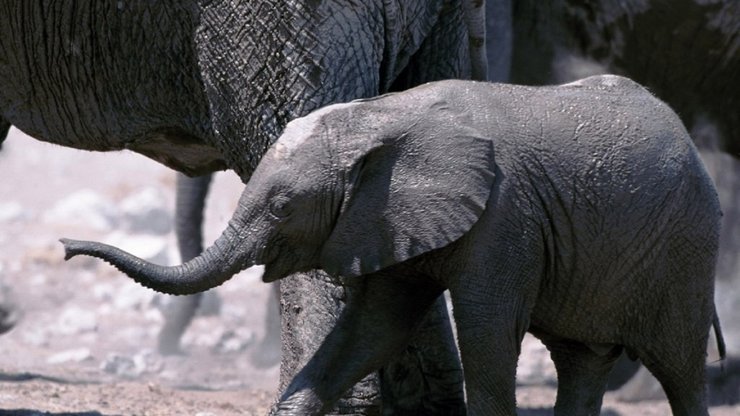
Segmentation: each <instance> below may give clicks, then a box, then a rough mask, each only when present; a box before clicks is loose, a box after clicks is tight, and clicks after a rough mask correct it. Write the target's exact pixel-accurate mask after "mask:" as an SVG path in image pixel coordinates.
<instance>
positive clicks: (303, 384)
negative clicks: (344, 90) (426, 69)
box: [63, 76, 722, 415]
mask: <svg viewBox="0 0 740 416" xmlns="http://www.w3.org/2000/svg"><path fill="white" fill-rule="evenodd" d="M720 216H721V212H720V207H719V202H718V200H717V194H716V191H715V189H714V187H713V185H712V182H711V180H710V178H709V176H708V175H707V173H706V171H705V169H704V166H703V165H702V162H701V160H700V159H699V156H698V153H697V151H696V148H695V147H694V145H693V144H692V142H691V140H690V138H689V136H688V134H687V132H686V130H685V129H684V127H683V125H682V124H681V122H680V120H679V119H678V117H677V116H676V115H675V113H673V111H672V110H671V109H670V108H668V107H667V106H666V105H665V104H664V103H662V102H661V101H659V100H658V99H656V98H654V97H653V96H652V95H651V94H650V93H649V92H647V91H646V90H645V89H644V88H642V87H640V86H639V85H638V84H636V83H634V82H632V81H630V80H628V79H626V78H621V77H616V76H603V77H592V78H587V79H584V80H581V81H578V82H576V83H572V84H566V85H563V86H557V87H540V88H535V87H520V86H512V85H505V84H487V83H476V82H470V81H467V82H466V81H442V82H439V83H432V84H428V85H425V86H421V87H418V88H415V89H412V90H409V91H407V92H404V93H398V94H390V95H386V96H383V97H380V98H376V99H370V100H364V101H362V100H361V101H356V102H353V103H349V104H339V105H333V106H329V107H326V108H324V109H322V110H319V111H316V112H314V113H312V114H311V115H309V116H308V117H304V118H301V119H298V120H296V121H294V122H292V123H290V124H289V125H288V126H287V128H286V130H285V132H284V133H283V135H282V136H281V138H280V139H279V140H278V141H277V143H276V144H275V145H274V146H273V147H272V148H271V149H270V150H269V151H268V153H267V154H266V156H265V157H264V158H263V160H262V162H261V163H260V165H259V166H258V168H257V170H256V171H255V173H254V175H253V176H252V178H251V179H250V181H249V183H248V184H247V186H246V188H245V191H244V193H243V195H242V198H241V200H240V202H239V206H238V208H237V210H236V212H235V214H234V216H233V218H232V219H231V221H230V223H229V227H228V228H227V230H226V231H225V232H224V233H223V234H222V235H221V237H220V238H219V239H218V240H217V241H216V242H215V244H214V245H213V246H212V247H209V248H208V249H206V250H205V251H204V253H203V254H202V255H201V256H199V257H197V258H196V259H194V260H192V261H190V262H187V263H185V264H183V265H181V266H175V267H163V266H157V265H153V264H151V263H147V262H145V261H143V260H141V259H138V258H136V257H134V256H132V255H130V254H128V253H125V252H123V251H120V250H119V249H117V248H115V247H111V246H107V245H104V244H100V243H93V242H81V241H74V240H63V243H64V245H65V250H66V253H67V258H69V257H73V256H75V255H79V254H86V255H92V256H96V257H100V258H103V259H105V260H106V261H108V262H110V263H111V264H113V265H115V266H116V267H118V268H119V269H120V270H122V271H124V272H125V273H127V274H128V275H129V276H131V277H132V278H133V279H134V280H136V281H137V282H139V283H141V284H142V285H144V286H147V287H150V288H152V289H154V290H158V291H164V292H166V293H193V292H197V291H201V290H205V289H209V288H211V287H213V286H216V285H219V284H221V283H223V281H225V280H227V279H229V278H230V277H232V276H233V275H234V274H235V273H237V272H238V271H239V270H241V269H243V268H245V267H249V266H251V265H252V264H264V265H265V274H264V276H263V279H264V280H265V281H267V282H270V281H274V280H277V279H280V278H283V277H285V276H287V275H289V274H291V273H294V272H296V271H300V270H309V269H312V268H317V267H320V268H322V269H324V270H326V271H328V272H329V273H330V274H331V275H332V276H337V277H340V278H341V280H342V281H343V282H344V284H345V288H346V290H347V307H346V308H345V309H344V310H343V312H342V315H341V318H340V319H339V320H338V322H337V324H336V326H335V327H334V329H333V330H332V331H331V333H329V334H328V336H327V337H326V339H325V340H324V341H323V343H322V345H321V347H320V348H319V350H318V351H317V352H316V354H315V355H314V356H313V358H312V359H311V360H310V361H309V362H308V363H307V365H306V366H305V367H304V368H303V369H302V370H301V371H300V372H299V373H298V375H297V376H296V377H295V379H294V380H293V381H292V382H291V384H290V385H289V386H288V387H287V388H286V390H285V391H284V392H283V395H282V397H281V399H280V402H279V403H278V404H277V405H276V407H275V409H274V414H281V415H312V414H323V413H325V412H326V411H328V410H329V409H330V408H331V405H332V403H333V402H334V401H336V400H337V399H338V398H339V397H340V396H341V395H342V394H343V393H344V391H345V390H346V389H348V388H349V387H350V386H352V385H353V384H354V383H355V382H357V380H359V379H361V378H362V377H363V376H364V375H366V374H368V373H369V372H371V371H373V370H374V369H376V368H379V367H380V366H381V365H382V364H383V363H384V362H386V361H387V360H388V359H389V358H390V357H392V356H394V354H396V353H397V352H398V351H400V350H402V349H403V348H404V346H405V345H406V344H407V343H408V342H409V340H410V339H412V334H413V332H414V331H415V329H416V328H418V327H419V326H420V324H421V322H422V319H423V317H424V315H425V312H426V311H427V310H428V309H429V308H430V307H431V306H432V305H433V304H434V302H435V299H437V298H439V296H440V295H441V294H442V292H443V290H444V289H445V288H448V289H449V290H450V294H451V298H452V301H453V306H454V310H455V318H456V325H457V330H458V337H459V345H460V350H461V354H462V360H463V365H464V368H465V379H466V395H467V400H468V414H471V415H513V414H515V397H514V389H515V371H516V361H517V357H518V355H519V351H520V343H521V339H522V337H523V336H524V333H525V332H526V331H528V330H529V331H530V332H532V333H533V334H534V335H535V336H537V337H539V338H540V339H541V340H542V341H543V342H544V343H545V344H546V345H547V347H548V349H549V350H550V352H551V354H552V358H553V360H554V362H555V365H556V368H557V371H558V379H559V381H558V396H557V401H556V404H555V412H556V414H558V415H576V414H578V415H581V414H583V415H585V414H598V411H599V408H600V406H601V400H602V395H603V392H604V389H605V387H606V380H607V375H608V373H609V370H610V368H611V366H612V365H613V364H614V362H615V360H616V359H617V357H618V356H619V354H620V353H621V352H622V350H623V349H624V350H626V351H627V352H628V353H629V354H631V355H633V356H636V357H640V358H641V359H642V360H643V362H645V364H646V365H647V367H648V368H649V369H650V370H651V371H652V372H653V373H654V374H655V375H656V377H658V378H659V379H660V381H661V383H662V384H663V386H664V389H665V390H666V392H667V395H668V398H669V401H670V404H671V408H672V410H673V414H675V415H708V413H707V408H706V393H705V387H704V379H705V368H704V367H705V364H704V359H705V351H706V346H707V340H708V336H709V329H710V325H712V323H713V322H714V324H715V329H716V330H717V339H718V341H719V342H720V344H722V337H721V333H720V332H719V325H718V321H717V319H716V313H715V308H714V301H713V289H714V267H715V261H716V254H717V245H718V238H719V221H720Z"/></svg>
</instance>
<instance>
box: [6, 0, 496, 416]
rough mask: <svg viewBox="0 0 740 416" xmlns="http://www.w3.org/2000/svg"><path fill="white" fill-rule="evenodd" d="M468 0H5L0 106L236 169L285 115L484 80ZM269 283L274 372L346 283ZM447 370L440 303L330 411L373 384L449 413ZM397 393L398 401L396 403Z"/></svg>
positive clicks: (31, 121)
mask: <svg viewBox="0 0 740 416" xmlns="http://www.w3.org/2000/svg"><path fill="white" fill-rule="evenodd" d="M481 7H482V3H481V2H476V1H467V0H431V1H429V0H425V1H409V2H388V1H381V0H377V1H368V2H354V1H349V0H334V1H329V0H325V1H316V0H310V1H309V0H306V1H297V0H294V1H288V0H285V1H279V0H272V1H268V0H243V1H233V0H221V1H219V0H212V1H205V0H199V1H189V2H145V1H141V2H114V1H107V2H99V1H92V0H87V1H76V2H73V1H55V2H46V1H25V0H17V1H5V2H2V3H1V4H0V15H1V16H5V17H4V21H3V24H2V25H0V119H2V120H4V124H3V125H8V123H10V124H13V125H15V126H17V127H18V128H20V129H21V130H23V131H24V132H26V133H28V134H29V135H31V136H33V137H35V138H37V139H40V140H43V141H47V142H51V143H56V144H60V145H64V146H69V147H74V148H78V149H84V150H94V151H111V150H124V149H126V150H130V151H134V152H138V153H140V154H143V155H145V156H147V157H150V158H152V159H154V160H156V161H158V162H160V163H163V164H165V165H167V166H169V167H171V168H173V169H176V170H178V171H181V172H184V173H186V174H189V175H194V176H197V175H203V174H207V173H210V172H213V171H216V170H221V169H233V170H234V171H235V172H236V173H237V174H238V175H239V176H240V177H241V178H242V180H243V181H245V182H246V181H247V180H248V178H249V176H250V174H251V172H252V170H253V169H254V168H255V166H256V165H257V162H258V161H259V159H260V157H261V156H262V154H263V153H264V151H265V150H266V149H267V148H268V147H269V145H270V143H271V142H272V141H273V140H275V139H276V138H277V137H278V135H279V133H280V132H281V131H282V129H283V127H284V126H285V124H287V122H288V121H289V120H290V119H292V118H295V117H297V116H300V115H303V114H306V113H308V112H310V111H311V110H313V109H316V108H318V107H320V106H323V105H326V104H329V103H333V102H338V101H348V100H350V99H354V98H359V97H369V96H374V95H377V94H379V93H382V92H386V91H391V90H395V89H403V88H407V87H410V86H412V85H416V84H419V83H423V82H426V81H431V80H436V79H440V78H464V77H469V76H471V75H477V76H478V77H482V76H483V75H482V74H483V73H484V71H485V60H482V59H481V58H482V57H483V56H484V55H483V54H482V53H481V52H482V46H483V42H482V37H481V34H482V33H483V28H482V26H481V25H482V24H483V20H482V19H481V18H480V16H476V13H480V12H482V8H481ZM466 21H467V22H469V23H470V25H467V26H466V25H465V22H466ZM471 57H472V58H477V61H475V62H476V64H475V65H474V64H473V62H474V60H473V59H471ZM281 286H282V288H281V289H282V290H281V293H282V295H281V296H282V302H281V305H282V308H283V309H282V313H283V327H284V329H285V330H284V338H283V346H284V348H283V351H284V358H283V363H282V368H281V384H282V385H284V384H285V383H286V382H287V381H288V380H290V379H291V378H292V375H293V373H294V372H295V370H296V368H298V367H299V366H300V365H302V363H304V362H305V361H306V360H308V358H309V357H310V356H311V354H312V353H313V351H314V349H315V348H316V347H317V346H318V340H321V339H322V338H323V336H324V334H325V333H326V332H327V331H328V330H329V329H330V328H331V327H332V325H333V321H334V319H336V317H337V316H338V311H339V310H340V309H341V305H342V303H343V297H344V290H343V289H342V288H341V287H340V286H337V285H336V284H335V282H333V281H332V280H331V279H329V278H328V277H326V276H325V275H323V274H321V273H320V272H313V273H311V276H310V277H306V276H293V277H291V278H289V279H287V280H286V281H284V282H283V283H282V285H281ZM425 337H426V338H427V339H429V338H434V339H435V342H430V341H427V340H425ZM440 339H441V342H440ZM431 345H436V346H438V348H432V347H430V346H431ZM409 374H410V375H412V376H410V375H409ZM379 378H382V379H383V380H385V381H384V382H382V383H380V382H378V381H377V380H378V379H379ZM461 380H462V375H461V370H460V365H459V360H458V359H457V355H456V351H455V348H454V344H453V342H452V337H451V331H450V326H449V323H448V319H447V312H446V309H445V305H444V302H438V303H437V307H436V309H434V311H433V312H432V313H431V314H430V319H428V321H427V325H426V330H425V331H421V333H420V339H419V341H418V342H417V343H415V344H414V345H412V346H411V347H410V349H409V350H407V352H406V353H405V355H404V356H403V357H399V359H398V361H397V362H396V363H395V364H394V363H391V364H389V365H388V366H386V367H385V370H384V371H383V372H382V377H374V378H372V379H370V380H366V382H365V383H364V384H363V386H361V387H359V388H356V389H355V390H354V391H353V392H351V393H350V396H349V399H347V400H345V401H344V402H343V403H340V405H339V407H340V409H339V410H338V411H339V412H346V413H350V414H361V413H376V412H377V409H378V403H379V401H380V398H379V394H378V384H381V387H382V390H383V392H384V394H383V400H387V402H386V403H385V405H386V406H389V407H392V408H393V409H394V411H395V412H396V413H402V412H404V411H409V412H416V413H418V412H423V413H433V412H444V413H456V412H457V413H459V412H463V411H464V407H463V406H464V403H463V395H462V386H461ZM420 386H421V387H420ZM407 389H408V391H407ZM393 391H396V392H397V394H395V395H394V394H391V392H393ZM399 391H401V392H403V394H401V393H399ZM410 391H413V394H412V393H410ZM385 393H388V394H385ZM402 396H403V397H411V399H410V400H408V402H405V403H401V402H398V401H395V399H394V398H398V397H402Z"/></svg>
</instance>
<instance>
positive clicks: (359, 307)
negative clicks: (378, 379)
mask: <svg viewBox="0 0 740 416" xmlns="http://www.w3.org/2000/svg"><path fill="white" fill-rule="evenodd" d="M358 279H359V280H358V281H357V282H356V283H353V284H352V286H351V287H349V288H348V289H349V298H348V301H347V306H346V307H345V309H344V311H342V315H341V316H340V318H339V320H338V322H337V324H336V326H335V327H334V329H332V331H331V332H330V333H329V335H328V336H327V337H326V339H325V340H324V342H323V343H322V344H321V347H319V349H318V351H317V352H316V354H314V356H313V357H312V358H311V360H310V361H309V362H308V364H307V365H306V367H304V368H303V369H302V370H301V371H300V372H299V373H298V374H297V375H296V377H295V378H294V379H293V381H292V382H291V383H290V385H289V386H288V388H287V389H286V391H285V393H284V394H283V395H282V397H281V398H280V402H279V403H278V404H277V407H276V408H275V409H273V412H272V413H273V414H276V415H301V416H303V415H316V414H323V413H325V412H327V411H329V410H330V409H331V406H332V405H333V404H334V403H335V402H336V401H337V400H338V399H339V398H340V397H341V396H342V394H344V392H346V391H347V390H348V389H349V388H350V387H351V386H352V385H354V384H355V383H357V382H358V381H359V380H360V379H362V377H364V376H365V375H367V374H369V373H370V372H371V371H373V370H376V369H378V368H380V367H381V366H382V365H383V364H385V363H386V362H387V361H388V360H389V359H390V358H391V357H392V356H393V355H394V354H397V353H398V352H399V351H401V350H402V349H403V348H404V347H405V346H406V345H407V344H408V342H409V339H410V337H411V335H412V333H413V331H414V329H415V328H416V327H418V325H419V323H420V322H421V321H422V318H423V317H424V315H425V313H426V312H427V310H428V309H429V307H430V306H431V305H432V304H433V303H434V300H435V299H436V298H437V297H439V296H440V295H441V294H442V292H443V288H442V287H440V286H437V285H435V284H433V283H431V282H430V280H429V279H426V278H424V277H423V276H414V277H405V276H404V277H402V276H399V275H395V274H393V273H392V272H378V273H375V274H372V275H368V276H364V277H360V278H358Z"/></svg>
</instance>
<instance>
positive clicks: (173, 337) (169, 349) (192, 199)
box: [158, 173, 212, 354]
mask: <svg viewBox="0 0 740 416" xmlns="http://www.w3.org/2000/svg"><path fill="white" fill-rule="evenodd" d="M211 177H212V176H211V175H206V176H199V177H195V178H189V177H187V176H185V175H183V174H181V173H178V174H177V190H176V202H175V233H176V235H177V244H178V248H179V249H180V257H181V258H182V261H187V260H190V259H192V258H194V257H196V256H197V255H198V254H200V253H201V252H202V251H203V208H204V207H205V201H206V196H207V194H208V188H209V186H210V183H211ZM202 297H203V294H202V293H198V294H196V295H191V296H178V297H175V298H173V300H172V302H171V303H170V304H169V305H168V307H167V308H166V309H165V312H164V326H163V327H162V330H161V331H160V332H159V340H158V348H159V352H160V353H162V354H177V353H179V352H180V338H181V337H182V334H183V333H184V332H185V330H186V329H187V328H188V325H190V322H191V321H192V320H193V316H195V311H196V309H197V308H198V305H199V304H200V300H201V299H202Z"/></svg>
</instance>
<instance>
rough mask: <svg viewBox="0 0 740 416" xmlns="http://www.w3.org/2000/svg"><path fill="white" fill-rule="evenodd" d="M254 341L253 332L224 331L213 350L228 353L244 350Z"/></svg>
mask: <svg viewBox="0 0 740 416" xmlns="http://www.w3.org/2000/svg"><path fill="white" fill-rule="evenodd" d="M254 341H255V335H254V332H252V331H248V330H244V331H232V330H229V331H226V332H224V333H223V334H222V335H221V338H220V339H219V340H218V342H217V343H216V345H214V346H213V350H214V351H215V352H218V353H230V352H239V351H244V350H246V349H247V348H248V347H249V346H250V345H252V344H253V343H254Z"/></svg>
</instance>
